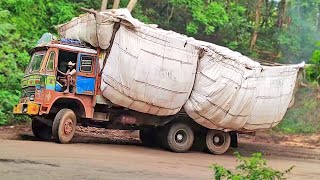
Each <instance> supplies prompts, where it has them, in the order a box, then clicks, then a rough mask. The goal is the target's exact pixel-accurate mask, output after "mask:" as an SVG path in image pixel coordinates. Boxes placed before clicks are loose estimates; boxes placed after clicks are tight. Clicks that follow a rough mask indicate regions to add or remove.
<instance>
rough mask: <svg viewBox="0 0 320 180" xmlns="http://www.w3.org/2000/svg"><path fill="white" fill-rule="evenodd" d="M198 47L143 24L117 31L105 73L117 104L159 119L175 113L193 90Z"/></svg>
mask: <svg viewBox="0 0 320 180" xmlns="http://www.w3.org/2000/svg"><path fill="white" fill-rule="evenodd" d="M198 55H199V48H197V46H196V45H194V39H192V38H188V37H186V36H182V35H180V34H178V33H174V32H171V31H164V30H161V29H158V28H151V27H149V26H143V25H141V26H140V27H139V28H136V29H134V30H131V29H129V28H127V27H126V26H124V25H121V26H120V29H119V30H118V31H117V33H116V36H115V39H114V42H113V45H112V48H111V52H110V55H109V56H108V59H107V62H106V65H105V67H104V69H103V74H102V85H101V90H102V91H103V95H104V96H105V97H106V98H107V99H109V100H110V101H111V102H113V103H114V104H117V105H120V106H123V107H127V108H130V109H132V110H136V111H139V112H143V113H149V114H154V115H159V116H167V115H174V114H176V113H177V112H178V111H179V110H180V109H181V108H182V106H183V105H184V104H185V102H186V101H187V99H188V97H189V95H190V93H191V89H192V87H193V83H194V78H195V72H196V67H197V60H198Z"/></svg>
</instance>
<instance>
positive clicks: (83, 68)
mask: <svg viewBox="0 0 320 180" xmlns="http://www.w3.org/2000/svg"><path fill="white" fill-rule="evenodd" d="M92 61H93V57H92V56H81V62H80V63H81V64H80V72H83V73H92Z"/></svg>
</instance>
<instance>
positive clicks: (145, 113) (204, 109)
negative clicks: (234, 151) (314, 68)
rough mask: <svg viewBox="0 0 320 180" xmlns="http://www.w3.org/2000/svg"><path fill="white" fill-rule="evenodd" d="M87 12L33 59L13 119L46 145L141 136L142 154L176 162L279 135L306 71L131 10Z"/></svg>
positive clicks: (48, 38)
mask: <svg viewBox="0 0 320 180" xmlns="http://www.w3.org/2000/svg"><path fill="white" fill-rule="evenodd" d="M87 11H88V12H89V13H87V14H84V15H81V16H79V17H77V18H74V19H73V20H71V21H70V22H68V23H66V24H63V25H60V26H59V27H58V32H59V34H60V36H61V38H60V39H56V38H54V37H53V36H52V35H49V34H46V35H44V36H43V37H42V38H41V39H40V41H39V43H38V45H37V46H36V47H35V48H34V49H33V50H32V52H31V54H32V57H31V60H30V63H29V65H28V67H27V69H26V72H25V76H24V77H23V79H22V95H21V98H20V101H19V103H18V104H17V105H16V106H15V107H14V113H15V114H27V115H29V116H31V118H32V131H33V133H34V135H35V136H36V137H38V138H40V139H44V140H49V139H51V138H53V139H54V141H56V142H58V143H69V142H70V141H71V139H72V137H73V136H74V133H75V129H76V125H83V126H95V127H102V128H107V129H120V130H139V134H140V139H141V141H142V142H143V144H145V145H147V146H152V145H159V146H161V147H163V148H165V149H169V150H171V151H174V152H187V151H188V150H189V149H190V148H191V147H192V146H193V144H194V143H199V144H203V145H204V146H205V148H206V149H207V150H209V152H211V153H213V154H223V153H224V152H226V151H227V150H228V148H229V147H230V145H234V146H236V144H237V133H239V132H240V133H245V132H255V131H257V130H260V129H267V128H272V127H274V126H276V125H277V124H278V123H279V122H280V121H281V119H282V118H283V116H284V114H285V112H286V110H287V108H288V107H289V104H290V102H291V101H292V97H293V96H294V89H295V87H296V84H297V83H296V82H297V81H296V80H297V76H298V72H299V71H300V70H301V69H302V68H303V66H304V64H303V63H302V64H297V65H280V64H273V65H272V66H271V65H270V66H267V65H266V64H263V63H259V62H256V61H253V60H251V59H250V58H248V57H245V56H243V55H241V54H240V53H238V52H234V51H232V50H230V49H228V48H225V47H221V46H218V45H215V44H212V43H208V42H203V41H198V40H195V39H193V38H190V37H187V36H184V35H181V34H179V33H175V32H172V31H166V30H162V29H160V28H157V27H156V26H155V25H147V24H144V23H142V22H140V21H139V20H137V19H134V18H133V17H132V16H131V14H130V12H129V11H128V10H127V9H112V10H105V11H100V12H98V11H93V10H87ZM70 65H71V66H74V67H75V68H74V70H73V72H74V73H73V74H70V73H69V72H70V69H69V71H68V66H70ZM66 72H67V73H66Z"/></svg>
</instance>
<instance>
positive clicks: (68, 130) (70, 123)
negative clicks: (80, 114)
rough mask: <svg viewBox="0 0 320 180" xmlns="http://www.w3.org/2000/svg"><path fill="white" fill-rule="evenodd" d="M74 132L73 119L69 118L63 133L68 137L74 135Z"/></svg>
mask: <svg viewBox="0 0 320 180" xmlns="http://www.w3.org/2000/svg"><path fill="white" fill-rule="evenodd" d="M72 131H73V121H72V119H70V118H68V119H66V120H65V122H64V124H63V133H64V135H66V136H68V135H70V134H71V133H72Z"/></svg>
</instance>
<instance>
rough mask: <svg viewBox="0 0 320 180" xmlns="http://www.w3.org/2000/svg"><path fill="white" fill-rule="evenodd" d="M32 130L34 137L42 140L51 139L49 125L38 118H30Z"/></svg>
mask: <svg viewBox="0 0 320 180" xmlns="http://www.w3.org/2000/svg"><path fill="white" fill-rule="evenodd" d="M31 128H32V132H33V134H34V136H35V137H36V138H39V139H41V140H44V141H49V140H51V137H52V132H51V127H50V126H47V125H46V124H44V123H42V122H40V121H39V120H37V119H35V118H32V124H31Z"/></svg>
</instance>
